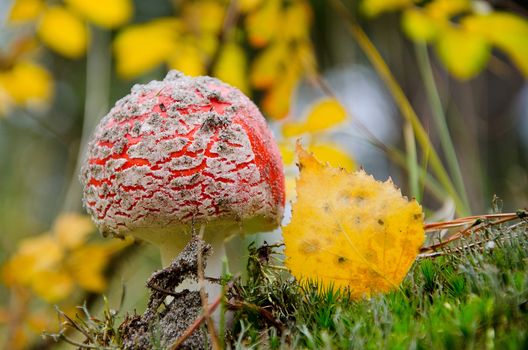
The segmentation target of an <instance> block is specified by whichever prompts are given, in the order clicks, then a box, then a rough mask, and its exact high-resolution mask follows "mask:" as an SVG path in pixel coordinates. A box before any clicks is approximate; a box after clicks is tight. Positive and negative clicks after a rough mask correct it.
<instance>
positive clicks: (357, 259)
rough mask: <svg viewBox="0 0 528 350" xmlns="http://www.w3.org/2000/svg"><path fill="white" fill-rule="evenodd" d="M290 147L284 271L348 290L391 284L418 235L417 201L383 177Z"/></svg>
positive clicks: (414, 250)
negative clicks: (292, 185)
mask: <svg viewBox="0 0 528 350" xmlns="http://www.w3.org/2000/svg"><path fill="white" fill-rule="evenodd" d="M297 154H298V157H299V162H300V177H299V179H298V180H297V186H296V188H297V201H296V202H295V203H294V204H293V213H292V218H291V222H290V223H289V224H288V225H287V226H286V227H284V230H283V235H284V244H285V251H284V253H285V255H286V261H285V264H286V266H287V267H288V268H289V269H290V271H291V272H292V274H293V275H294V276H295V277H296V278H297V279H299V280H301V281H303V280H307V279H310V280H317V281H319V282H320V283H321V287H322V288H326V287H330V286H333V287H336V288H346V289H348V290H349V291H350V293H351V296H352V297H354V298H362V297H369V296H371V295H373V294H376V293H382V292H388V291H390V290H393V289H396V288H398V286H399V285H400V283H401V282H402V280H403V278H404V277H405V276H406V274H407V272H408V271H409V268H410V267H411V265H412V264H413V262H414V261H415V259H416V257H417V255H418V251H419V248H420V247H421V246H422V244H423V242H424V237H425V235H424V229H423V213H422V208H421V207H420V205H419V204H418V203H417V202H416V201H414V200H411V201H408V200H407V199H406V198H404V197H402V195H401V192H400V191H399V190H398V189H396V187H395V186H394V185H393V184H392V182H391V181H390V180H389V181H387V182H379V181H376V180H375V179H374V178H373V177H372V176H370V175H368V174H366V173H365V172H364V171H363V170H359V171H356V172H354V173H348V172H347V171H345V170H343V169H337V168H333V167H330V166H325V165H322V164H321V163H319V162H318V161H317V160H316V159H315V158H314V157H313V156H312V155H311V154H310V153H308V152H307V151H305V150H303V149H302V148H301V147H300V146H298V149H297Z"/></svg>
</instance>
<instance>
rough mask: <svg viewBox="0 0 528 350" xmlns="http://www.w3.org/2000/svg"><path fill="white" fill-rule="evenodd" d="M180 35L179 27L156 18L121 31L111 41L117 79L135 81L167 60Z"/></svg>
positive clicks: (176, 21)
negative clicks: (133, 79)
mask: <svg viewBox="0 0 528 350" xmlns="http://www.w3.org/2000/svg"><path fill="white" fill-rule="evenodd" d="M180 32H181V23H180V22H179V21H178V20H176V19H172V18H158V19H155V20H153V21H151V22H148V23H144V24H137V25H131V26H128V27H126V28H124V29H123V30H121V31H120V32H119V34H118V35H117V37H116V38H115V40H114V54H115V57H116V61H117V62H116V65H117V72H118V73H119V75H121V76H122V77H124V78H134V77H137V76H139V75H141V74H143V73H145V72H147V71H149V70H151V69H153V68H155V67H157V66H158V65H160V64H161V63H163V62H164V61H165V60H168V59H169V58H170V57H171V55H172V54H173V51H174V50H175V41H176V39H177V38H178V35H179V33H180Z"/></svg>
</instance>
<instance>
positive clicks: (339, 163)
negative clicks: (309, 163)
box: [308, 143, 356, 171]
mask: <svg viewBox="0 0 528 350" xmlns="http://www.w3.org/2000/svg"><path fill="white" fill-rule="evenodd" d="M308 150H309V151H310V152H312V153H313V155H314V156H315V158H317V160H318V161H320V162H322V163H328V164H329V165H330V166H332V167H335V168H343V169H345V170H347V171H352V170H354V168H355V167H356V163H355V162H354V160H353V159H352V158H351V157H350V156H349V155H348V153H347V152H345V150H343V149H342V148H341V147H340V146H339V145H336V144H335V143H317V144H313V145H310V147H308Z"/></svg>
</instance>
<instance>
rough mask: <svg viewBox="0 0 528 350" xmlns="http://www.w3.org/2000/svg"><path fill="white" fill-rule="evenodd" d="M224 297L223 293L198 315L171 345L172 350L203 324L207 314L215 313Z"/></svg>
mask: <svg viewBox="0 0 528 350" xmlns="http://www.w3.org/2000/svg"><path fill="white" fill-rule="evenodd" d="M222 298H223V295H219V296H218V297H217V298H216V299H215V301H214V302H213V303H211V305H209V306H208V307H206V308H205V309H204V311H203V313H202V314H201V315H200V317H198V318H197V319H196V320H195V321H194V322H193V323H192V324H191V325H190V326H189V327H188V328H187V329H186V330H185V332H183V334H182V335H181V336H180V337H179V338H178V339H176V341H175V342H174V343H173V344H172V345H171V346H169V349H171V350H175V349H178V348H179V347H180V346H181V345H182V344H183V342H184V341H186V340H187V338H189V337H190V336H191V335H192V334H193V333H194V331H196V329H197V328H198V327H200V325H201V324H202V322H203V321H204V320H205V319H206V317H208V316H206V314H207V315H210V314H211V313H213V312H214V311H215V310H216V308H217V307H218V305H220V301H221V300H222Z"/></svg>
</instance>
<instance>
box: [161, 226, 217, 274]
mask: <svg viewBox="0 0 528 350" xmlns="http://www.w3.org/2000/svg"><path fill="white" fill-rule="evenodd" d="M170 238H174V239H166V240H163V242H157V245H158V246H159V248H160V251H161V263H162V265H163V267H167V266H169V265H170V264H171V262H172V260H173V259H174V258H175V257H177V256H178V255H179V254H180V253H181V252H182V250H183V248H184V247H185V244H186V243H187V241H188V240H187V239H182V237H181V236H180V235H174V236H173V237H170ZM203 239H204V241H205V242H207V243H208V244H210V245H211V247H212V254H211V255H210V256H209V257H208V259H207V265H206V268H205V276H206V277H213V278H219V277H220V276H221V274H222V259H223V258H224V257H225V255H226V250H225V243H224V235H223V234H221V233H220V234H219V233H218V232H215V231H213V232H210V231H208V230H206V231H205V233H204V235H203Z"/></svg>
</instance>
